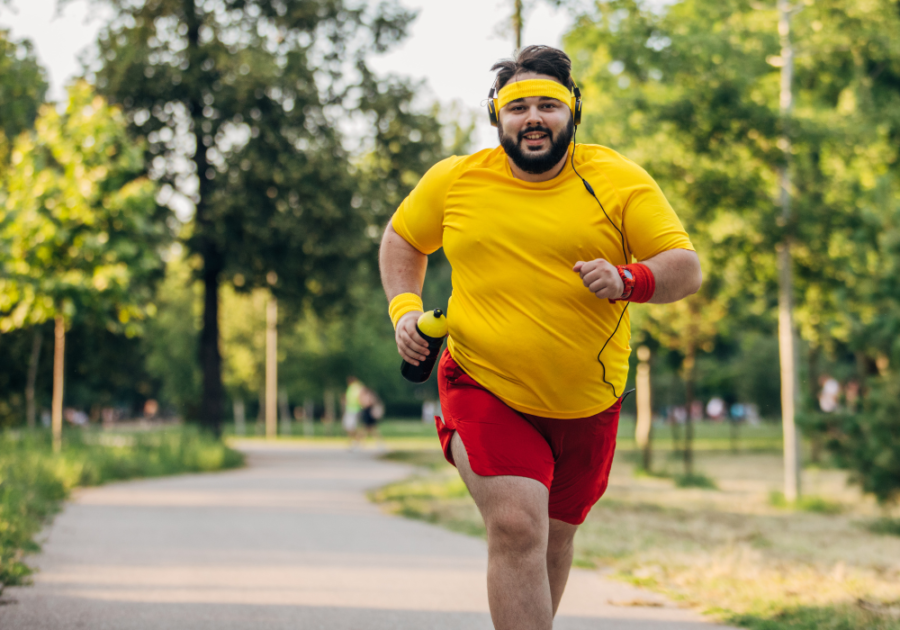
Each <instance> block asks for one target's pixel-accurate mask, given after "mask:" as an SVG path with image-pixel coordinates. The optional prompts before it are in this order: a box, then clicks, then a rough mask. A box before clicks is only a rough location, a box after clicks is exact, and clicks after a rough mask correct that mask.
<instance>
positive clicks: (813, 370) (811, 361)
mask: <svg viewBox="0 0 900 630" xmlns="http://www.w3.org/2000/svg"><path fill="white" fill-rule="evenodd" d="M819 354H820V350H819V347H818V346H810V348H809V356H808V357H807V365H808V370H809V375H808V378H809V391H808V396H809V407H808V409H809V410H811V411H816V410H817V409H818V406H819V405H818V402H819ZM811 433H812V436H811V439H810V441H811V447H812V448H811V452H810V456H809V458H810V460H811V461H812V463H814V464H819V463H820V462H821V460H822V449H823V444H822V435H821V434H820V433H819V432H818V431H816V430H815V429H813V430H812V432H811Z"/></svg>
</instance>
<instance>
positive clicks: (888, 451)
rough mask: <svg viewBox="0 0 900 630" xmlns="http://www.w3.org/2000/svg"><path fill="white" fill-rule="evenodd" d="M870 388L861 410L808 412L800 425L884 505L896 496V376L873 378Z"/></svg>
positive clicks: (899, 403) (899, 430) (899, 415)
mask: <svg viewBox="0 0 900 630" xmlns="http://www.w3.org/2000/svg"><path fill="white" fill-rule="evenodd" d="M871 389H872V393H871V394H870V395H869V396H868V398H867V404H866V407H865V408H864V410H863V411H862V412H861V413H857V414H849V413H834V414H809V415H807V416H805V417H804V424H803V426H804V429H805V430H806V431H807V434H808V435H811V436H818V437H820V438H821V439H823V443H824V446H825V448H826V449H827V450H828V451H829V452H830V453H831V455H832V457H833V458H834V460H835V463H836V464H837V465H838V466H840V467H842V468H847V469H848V470H850V472H851V479H852V480H853V481H854V482H855V483H857V484H859V485H860V487H861V488H862V489H863V490H864V491H865V492H869V493H872V494H873V495H874V496H875V498H876V499H878V501H879V503H882V504H887V503H893V502H896V501H897V500H898V499H900V441H898V440H897V436H898V435H900V379H898V378H897V376H896V375H890V376H886V377H883V378H881V379H879V380H873V382H872V388H871Z"/></svg>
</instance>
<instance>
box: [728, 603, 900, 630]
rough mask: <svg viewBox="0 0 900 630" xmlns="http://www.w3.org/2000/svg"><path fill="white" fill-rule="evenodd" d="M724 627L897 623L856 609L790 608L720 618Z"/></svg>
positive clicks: (879, 626)
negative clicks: (724, 623)
mask: <svg viewBox="0 0 900 630" xmlns="http://www.w3.org/2000/svg"><path fill="white" fill-rule="evenodd" d="M724 617H725V621H726V622H727V623H733V624H735V625H737V626H740V627H742V628H750V629H751V630H897V629H898V628H900V621H897V620H896V619H893V618H891V617H890V616H886V615H878V614H874V613H872V612H869V611H866V610H864V609H861V608H860V607H859V606H853V605H850V604H846V605H843V606H794V607H789V608H783V609H779V610H776V611H773V612H759V613H755V614H754V613H751V614H740V615H727V614H726V615H724Z"/></svg>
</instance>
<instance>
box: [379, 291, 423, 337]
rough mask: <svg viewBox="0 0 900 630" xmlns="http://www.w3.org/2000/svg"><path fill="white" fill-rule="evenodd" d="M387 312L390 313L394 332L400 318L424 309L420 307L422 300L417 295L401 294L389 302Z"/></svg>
mask: <svg viewBox="0 0 900 630" xmlns="http://www.w3.org/2000/svg"><path fill="white" fill-rule="evenodd" d="M388 310H389V311H390V313H391V322H392V323H393V324H394V329H395V330H396V328H397V322H399V321H400V318H401V317H403V316H404V315H406V314H407V313H409V312H411V311H424V310H425V309H424V307H423V306H422V298H420V297H419V296H418V295H416V294H415V293H401V294H400V295H398V296H396V297H395V298H394V299H393V300H391V305H390V306H389V307H388Z"/></svg>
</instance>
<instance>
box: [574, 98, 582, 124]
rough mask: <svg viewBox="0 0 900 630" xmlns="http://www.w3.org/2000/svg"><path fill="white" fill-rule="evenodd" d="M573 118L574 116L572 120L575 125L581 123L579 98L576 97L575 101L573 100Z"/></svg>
mask: <svg viewBox="0 0 900 630" xmlns="http://www.w3.org/2000/svg"><path fill="white" fill-rule="evenodd" d="M574 118H575V121H574V122H575V126H576V127H577V126H578V125H580V124H581V99H578V100H577V101H575V114H574Z"/></svg>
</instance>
